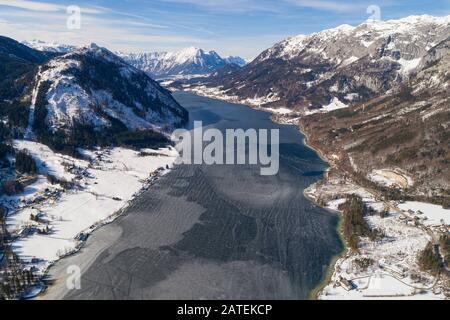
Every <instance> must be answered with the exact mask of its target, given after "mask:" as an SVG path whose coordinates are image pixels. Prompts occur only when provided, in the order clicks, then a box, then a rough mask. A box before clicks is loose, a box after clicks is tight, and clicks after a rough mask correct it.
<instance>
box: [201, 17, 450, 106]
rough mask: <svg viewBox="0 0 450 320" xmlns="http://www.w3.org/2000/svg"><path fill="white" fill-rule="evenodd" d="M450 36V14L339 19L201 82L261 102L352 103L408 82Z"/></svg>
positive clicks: (253, 101)
mask: <svg viewBox="0 0 450 320" xmlns="http://www.w3.org/2000/svg"><path fill="white" fill-rule="evenodd" d="M449 35H450V16H446V17H433V16H428V15H423V16H411V17H407V18H404V19H400V20H390V21H370V22H369V21H368V22H365V23H363V24H361V25H359V26H356V27H354V26H350V25H342V26H339V27H336V28H333V29H329V30H324V31H321V32H318V33H313V34H310V35H299V36H296V37H292V38H289V39H286V40H284V41H282V42H280V43H277V44H276V45H274V46H273V47H272V48H270V49H268V50H266V51H264V52H263V53H262V54H261V55H259V56H258V57H257V58H256V59H255V60H254V61H252V62H251V63H249V64H248V65H246V66H244V67H243V68H241V69H240V70H237V71H235V72H231V73H230V72H226V73H221V72H218V73H217V74H216V75H214V76H213V77H211V78H210V79H208V80H204V81H202V83H201V86H207V87H210V88H216V89H220V90H219V91H220V92H221V93H222V94H223V95H224V96H228V97H235V98H236V97H237V98H238V99H240V100H241V101H246V102H247V103H253V104H258V105H263V106H264V105H265V106H273V107H277V106H283V107H288V108H296V109H298V110H306V109H310V110H317V109H320V108H321V107H323V106H325V105H328V104H329V103H330V102H331V101H337V100H336V99H338V100H339V101H340V102H341V103H344V104H354V103H358V102H363V101H366V100H367V99H370V98H372V97H374V96H377V95H379V94H380V93H383V92H386V91H388V90H390V89H391V88H393V87H394V86H396V85H398V84H399V83H402V82H404V81H406V80H407V79H408V78H409V77H410V76H411V74H414V73H416V72H417V71H419V70H420V67H421V66H422V65H423V58H424V57H425V56H426V55H427V53H428V52H429V51H430V50H432V49H433V48H434V47H435V46H437V45H438V44H439V43H440V42H442V41H443V40H444V39H446V38H447V37H448V36H449ZM443 50H448V48H447V49H443ZM216 91H218V90H216Z"/></svg>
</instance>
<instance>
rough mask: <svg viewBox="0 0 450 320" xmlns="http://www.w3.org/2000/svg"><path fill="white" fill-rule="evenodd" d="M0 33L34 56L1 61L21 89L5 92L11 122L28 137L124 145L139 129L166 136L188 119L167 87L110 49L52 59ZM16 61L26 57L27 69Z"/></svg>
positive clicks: (59, 143) (5, 43) (1, 96)
mask: <svg viewBox="0 0 450 320" xmlns="http://www.w3.org/2000/svg"><path fill="white" fill-rule="evenodd" d="M0 40H1V41H0V49H1V48H4V47H6V48H12V49H14V50H15V51H18V53H17V54H16V56H17V57H24V56H25V54H28V55H29V56H30V59H31V60H30V61H25V60H24V58H20V60H17V59H19V58H16V57H13V58H14V59H13V60H11V59H12V58H11V55H10V54H9V55H8V56H7V58H8V59H9V60H6V62H5V64H2V68H4V69H5V70H6V71H5V72H7V73H8V74H10V75H11V81H13V82H14V83H15V84H14V86H15V87H18V88H19V89H20V90H14V91H12V90H11V89H8V90H6V89H5V90H2V92H0V101H2V102H1V106H2V109H3V110H6V111H8V113H7V114H5V115H4V116H6V124H7V125H8V126H9V127H10V128H11V129H14V130H16V131H17V130H18V131H20V132H22V133H24V135H25V138H27V139H33V140H37V141H40V142H43V143H45V144H47V145H49V146H51V147H53V148H55V149H57V148H58V147H64V146H65V145H67V144H69V145H72V146H92V145H98V144H108V145H109V144H115V143H116V142H117V143H118V144H123V143H122V142H123V138H124V136H126V135H127V134H128V133H133V132H134V133H136V134H135V135H134V137H133V138H132V140H133V141H135V142H136V139H137V140H139V137H138V136H140V134H141V133H142V137H144V134H143V132H146V134H145V138H146V139H147V140H148V141H150V140H152V139H154V140H157V141H162V140H164V139H163V138H162V137H163V136H164V135H165V134H166V133H169V132H170V130H171V129H173V128H176V127H179V126H181V125H183V124H184V122H185V121H186V120H187V118H188V114H187V111H186V110H185V109H184V108H183V107H181V106H180V105H179V104H178V103H177V102H176V101H175V99H174V98H173V97H172V95H171V94H170V92H169V91H167V90H166V89H164V88H162V87H161V86H160V85H159V84H158V83H157V82H156V81H154V80H152V79H151V78H150V77H149V76H148V75H147V74H146V73H145V72H143V71H141V70H138V69H136V68H135V67H133V66H131V65H129V64H128V63H126V62H125V61H123V60H122V59H121V58H120V57H118V56H117V55H115V54H114V53H112V52H111V51H108V50H107V49H105V48H101V47H98V46H97V45H95V44H91V45H89V46H84V47H79V48H76V49H73V50H71V51H70V52H69V53H67V54H60V55H57V56H50V57H48V58H46V56H45V55H39V54H40V53H39V51H36V50H34V49H30V48H28V47H26V46H24V45H23V44H19V43H18V42H15V41H14V40H12V39H8V38H6V40H3V39H0ZM16 48H19V49H20V50H17V49H16ZM5 50H6V49H5ZM10 51H11V50H10ZM25 57H27V56H25ZM0 58H1V55H0ZM18 61H20V62H22V61H23V63H22V64H23V66H22V64H21V65H19V66H20V67H21V69H20V70H22V69H23V72H21V73H17V70H16V68H17V67H15V68H9V65H11V66H13V67H14V66H17V65H18ZM8 74H7V75H6V76H8ZM2 84H3V83H2ZM9 86H11V85H9ZM15 87H13V88H14V89H15ZM11 91H12V93H11ZM3 104H5V105H4V106H3ZM3 110H2V114H3ZM2 114H0V115H2ZM17 118H18V119H19V121H18V120H14V119H17ZM13 127H14V128H13ZM138 133H139V134H138ZM127 139H128V137H127ZM128 140H129V141H130V139H128ZM138 142H139V144H140V142H141V141H138Z"/></svg>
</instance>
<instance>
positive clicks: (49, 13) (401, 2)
mask: <svg viewBox="0 0 450 320" xmlns="http://www.w3.org/2000/svg"><path fill="white" fill-rule="evenodd" d="M69 5H76V6H78V7H80V8H81V28H80V29H76V30H71V29H68V28H67V27H66V25H67V24H66V22H67V18H68V17H69V14H67V7H68V6H69ZM370 5H376V6H378V7H379V8H380V13H381V19H382V20H388V19H396V18H401V17H405V16H408V15H413V14H431V15H439V16H442V15H448V14H450V0H423V1H418V0H395V1H394V0H369V1H366V0H361V1H352V0H342V1H335V0H122V1H114V0H108V1H107V0H94V1H85V0H70V1H65V0H63V1H53V0H40V1H31V0H0V34H1V35H5V36H9V37H13V38H15V39H17V40H32V39H41V40H44V41H56V42H60V43H69V44H76V45H79V44H86V43H90V42H96V43H97V44H99V45H102V46H106V47H108V48H110V49H113V50H121V51H139V52H141V51H155V50H158V51H159V50H176V49H181V48H184V47H189V46H196V47H201V48H205V49H208V50H216V51H218V52H219V53H220V54H222V55H241V56H243V57H245V58H253V57H255V56H256V55H257V54H259V53H260V52H261V51H263V50H264V49H266V48H268V47H270V46H272V45H273V44H274V43H276V42H278V41H281V40H282V39H284V38H287V37H289V36H293V35H297V34H301V33H305V34H308V33H312V32H316V31H320V30H323V29H326V28H331V27H335V26H337V25H340V24H344V23H347V24H351V25H357V24H359V23H361V22H363V21H365V20H366V19H368V18H369V16H370V14H368V13H367V8H368V7H369V6H370Z"/></svg>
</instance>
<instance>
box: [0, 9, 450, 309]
mask: <svg viewBox="0 0 450 320" xmlns="http://www.w3.org/2000/svg"><path fill="white" fill-rule="evenodd" d="M449 41H450V16H430V15H416V16H409V17H406V18H401V19H396V20H386V21H375V20H374V21H372V20H368V21H364V22H362V23H361V24H359V25H356V26H351V25H346V24H344V25H340V26H337V27H334V28H331V29H325V30H323V31H319V32H314V33H311V34H302V35H297V36H293V37H290V38H288V39H285V40H282V41H281V42H278V43H276V44H275V45H273V46H272V47H271V48H269V49H267V50H265V51H263V52H262V53H260V54H259V55H258V56H257V57H256V58H255V59H253V60H252V61H250V62H248V61H246V60H244V59H242V58H240V57H238V56H228V57H225V58H224V57H222V56H220V55H219V54H218V53H217V52H215V51H212V50H210V51H208V50H203V49H199V48H196V47H189V48H186V49H182V50H178V51H156V50H155V51H154V52H152V51H148V52H146V53H137V51H136V52H121V51H111V50H109V49H107V48H105V47H101V46H98V45H96V44H94V43H92V44H89V45H84V46H75V45H69V44H67V45H66V44H58V43H56V42H54V43H46V42H44V41H39V40H34V41H23V42H18V41H16V40H13V39H11V38H7V37H0V62H1V63H0V71H1V73H2V75H3V76H2V77H1V78H0V173H1V175H0V298H1V299H32V298H36V299H67V300H71V299H73V300H85V299H102V300H109V299H118V300H122V299H155V300H159V299H175V300H179V299H188V300H201V299H213V300H226V299H245V300H246V299H281V300H298V299H308V298H311V299H321V300H345V299H352V300H362V299H364V300H368V299H420V300H428V299H433V300H447V299H449V297H450V272H449V257H450V233H449V226H450V165H449V164H450V135H449V132H450V101H449V97H450V73H449V70H450V43H449ZM194 121H202V122H203V126H204V127H205V129H214V130H216V131H215V132H219V133H221V134H223V135H224V136H225V135H226V133H227V132H229V131H231V129H235V130H237V129H243V130H247V129H254V130H258V129H260V130H279V133H280V141H279V143H278V142H274V141H272V140H271V142H270V143H269V146H271V150H272V154H271V156H272V157H273V156H277V157H278V158H279V172H278V173H277V174H276V175H267V176H266V175H261V174H260V172H261V171H260V169H261V168H260V167H259V166H255V165H253V164H244V163H242V164H239V165H235V164H234V159H233V162H232V163H227V164H218V163H216V164H212V165H211V164H207V163H205V161H203V160H202V161H200V162H199V163H196V164H191V163H180V161H179V160H180V159H181V157H182V152H181V145H180V144H176V142H178V140H177V141H175V140H174V137H173V136H172V133H173V132H174V131H175V130H177V129H181V128H184V129H187V130H190V134H192V135H194V132H195V131H196V130H195V129H196V128H194ZM197 129H198V128H197ZM201 129H202V130H201V132H202V133H203V128H201ZM255 132H256V131H255ZM259 132H261V131H259ZM266 132H267V131H266ZM201 138H204V137H203V134H202V136H201ZM207 141H208V139H206V140H202V141H201V143H206V142H207ZM243 141H244V145H246V144H248V145H250V144H252V142H251V140H250V138H249V141H248V143H247V142H246V140H245V138H244V140H243ZM214 142H216V141H214ZM194 145H195V144H194ZM232 146H234V142H233V145H232ZM228 148H229V147H228V146H227V144H225V146H221V148H219V149H218V150H220V151H219V152H221V153H223V156H224V157H222V158H225V156H226V154H227V152H228V151H230V150H228ZM250 149H251V148H249V150H250ZM274 150H277V151H275V152H274ZM215 152H216V153H217V150H216V151H215ZM231 152H232V153H231ZM231 152H230V154H233V155H234V153H235V150H234V149H233V150H231ZM244 153H245V149H244ZM248 153H249V152H248ZM273 153H276V155H274V154H273ZM215 156H216V157H220V156H221V155H219V156H218V155H217V154H215ZM244 156H247V154H244ZM266 156H267V154H266ZM249 158H250V156H249ZM278 158H277V159H278ZM222 162H224V163H225V162H226V161H222ZM277 163H278V162H277ZM73 266H76V267H77V269H76V271H79V273H80V288H77V290H73V288H70V286H68V283H69V281H70V279H71V274H70V273H67V270H69V269H70V268H71V267H73Z"/></svg>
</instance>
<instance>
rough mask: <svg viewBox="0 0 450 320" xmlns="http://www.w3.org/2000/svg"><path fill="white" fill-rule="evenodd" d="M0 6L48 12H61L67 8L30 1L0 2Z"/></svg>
mask: <svg viewBox="0 0 450 320" xmlns="http://www.w3.org/2000/svg"><path fill="white" fill-rule="evenodd" d="M0 6H7V7H14V8H20V9H26V10H32V11H47V12H50V11H59V10H62V9H64V8H65V7H64V6H61V5H58V4H53V3H48V2H38V1H28V0H0Z"/></svg>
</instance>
